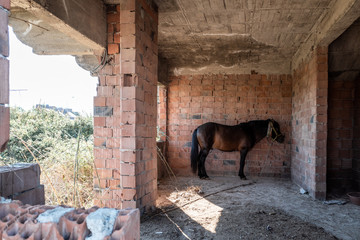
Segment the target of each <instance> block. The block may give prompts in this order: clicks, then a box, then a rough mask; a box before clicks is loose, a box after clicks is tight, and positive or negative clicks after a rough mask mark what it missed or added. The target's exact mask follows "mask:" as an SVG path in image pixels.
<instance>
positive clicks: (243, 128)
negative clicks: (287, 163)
mask: <svg viewBox="0 0 360 240" xmlns="http://www.w3.org/2000/svg"><path fill="white" fill-rule="evenodd" d="M266 136H267V137H268V138H269V137H270V138H271V139H272V140H273V141H277V142H279V143H283V142H284V139H285V136H284V135H283V134H282V133H281V132H280V125H279V123H277V122H276V121H275V120H273V119H267V120H254V121H249V122H245V123H240V124H238V125H234V126H228V125H222V124H218V123H214V122H208V123H204V124H202V125H200V126H199V127H197V128H196V129H195V131H194V133H193V135H192V144H191V157H190V158H191V168H192V171H193V173H196V171H197V170H198V176H199V178H200V179H209V176H208V175H207V173H206V170H205V160H206V157H207V155H208V154H209V153H210V150H211V149H219V150H221V151H224V152H232V151H240V169H239V177H240V179H242V180H246V176H245V174H244V166H245V158H246V155H247V154H248V152H249V151H250V150H251V149H252V148H253V147H254V145H255V144H256V143H258V142H259V141H260V140H261V139H263V138H264V137H266ZM199 146H200V152H199Z"/></svg>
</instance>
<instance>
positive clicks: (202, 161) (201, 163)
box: [199, 149, 209, 179]
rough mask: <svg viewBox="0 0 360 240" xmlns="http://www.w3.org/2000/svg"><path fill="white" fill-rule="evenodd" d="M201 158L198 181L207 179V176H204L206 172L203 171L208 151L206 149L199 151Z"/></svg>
mask: <svg viewBox="0 0 360 240" xmlns="http://www.w3.org/2000/svg"><path fill="white" fill-rule="evenodd" d="M201 152H202V153H201V156H200V161H199V162H200V164H199V178H200V179H208V178H209V176H208V175H207V174H206V170H205V160H206V157H207V155H208V154H209V150H207V149H203V150H202V151H201Z"/></svg>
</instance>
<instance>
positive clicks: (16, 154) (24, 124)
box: [0, 108, 93, 163]
mask: <svg viewBox="0 0 360 240" xmlns="http://www.w3.org/2000/svg"><path fill="white" fill-rule="evenodd" d="M10 129H11V134H10V141H9V143H8V147H7V150H6V151H5V152H4V153H2V154H1V155H0V160H2V161H3V162H5V163H10V162H17V161H22V162H33V161H34V159H33V156H32V154H31V153H30V152H29V151H28V150H27V148H26V147H25V146H24V144H23V143H22V141H21V140H23V141H24V142H26V143H27V144H28V145H29V147H30V149H31V151H33V152H34V153H36V157H37V158H38V160H44V159H46V158H47V157H48V155H49V154H50V152H51V151H52V150H53V149H55V148H57V147H58V145H64V142H66V141H68V140H70V139H76V138H77V137H78V133H79V129H81V139H82V140H85V141H89V140H90V139H91V138H92V134H93V126H92V118H91V117H78V118H77V119H75V120H71V119H69V118H68V117H66V116H64V115H62V114H61V113H59V112H56V111H53V110H48V109H44V108H35V109H33V110H30V111H24V110H22V109H20V108H11V110H10Z"/></svg>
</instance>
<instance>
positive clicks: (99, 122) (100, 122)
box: [94, 116, 106, 135]
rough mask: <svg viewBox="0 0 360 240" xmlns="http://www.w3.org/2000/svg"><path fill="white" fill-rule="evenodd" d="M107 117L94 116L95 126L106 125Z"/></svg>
mask: <svg viewBox="0 0 360 240" xmlns="http://www.w3.org/2000/svg"><path fill="white" fill-rule="evenodd" d="M105 123H106V118H105V117H96V116H95V117H94V127H105V126H106V125H105ZM94 135H95V133H94Z"/></svg>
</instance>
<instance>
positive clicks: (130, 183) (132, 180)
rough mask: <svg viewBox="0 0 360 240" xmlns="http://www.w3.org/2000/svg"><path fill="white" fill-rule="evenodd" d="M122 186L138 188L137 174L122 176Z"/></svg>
mask: <svg viewBox="0 0 360 240" xmlns="http://www.w3.org/2000/svg"><path fill="white" fill-rule="evenodd" d="M121 186H122V187H123V188H136V177H135V176H122V177H121Z"/></svg>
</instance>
